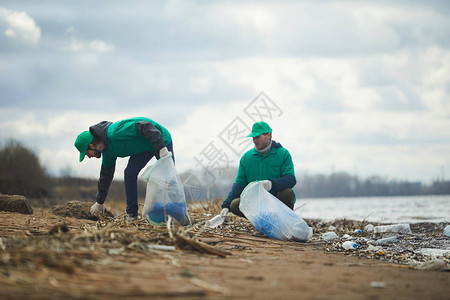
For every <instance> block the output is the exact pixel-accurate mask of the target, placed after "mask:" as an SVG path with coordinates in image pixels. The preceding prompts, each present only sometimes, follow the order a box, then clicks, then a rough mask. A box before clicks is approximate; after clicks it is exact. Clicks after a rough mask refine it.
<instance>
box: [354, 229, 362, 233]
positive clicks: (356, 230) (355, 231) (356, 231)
mask: <svg viewBox="0 0 450 300" xmlns="http://www.w3.org/2000/svg"><path fill="white" fill-rule="evenodd" d="M353 232H354V233H362V230H361V229H355V230H354V231H353Z"/></svg>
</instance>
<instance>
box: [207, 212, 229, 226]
mask: <svg viewBox="0 0 450 300" xmlns="http://www.w3.org/2000/svg"><path fill="white" fill-rule="evenodd" d="M224 221H225V217H223V216H221V215H217V216H215V217H214V218H212V219H210V220H208V221H206V223H205V225H206V226H208V227H210V228H216V227H217V226H220V225H222V223H223V222H224Z"/></svg>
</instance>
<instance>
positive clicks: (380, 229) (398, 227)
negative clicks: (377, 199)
mask: <svg viewBox="0 0 450 300" xmlns="http://www.w3.org/2000/svg"><path fill="white" fill-rule="evenodd" d="M373 232H374V233H388V232H395V233H409V234H411V233H412V232H411V227H409V224H394V225H384V226H375V227H374V230H373Z"/></svg>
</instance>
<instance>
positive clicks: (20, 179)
mask: <svg viewBox="0 0 450 300" xmlns="http://www.w3.org/2000/svg"><path fill="white" fill-rule="evenodd" d="M236 171H237V170H235V169H230V170H228V171H227V172H226V173H222V174H219V175H218V176H217V178H216V180H215V181H214V182H212V183H210V184H208V185H207V186H205V183H206V182H208V180H207V179H205V178H204V177H203V175H202V174H201V173H200V174H199V173H198V172H193V171H190V172H184V173H182V174H180V178H181V181H182V182H183V183H184V184H185V194H186V198H187V200H207V199H208V200H215V199H224V198H225V197H226V196H227V195H228V193H229V191H230V189H231V185H232V182H233V181H234V177H235V176H236ZM296 177H297V185H296V186H295V187H294V191H295V193H296V195H297V197H299V198H325V197H369V196H412V195H442V194H450V181H435V182H433V183H432V184H431V185H424V184H422V183H421V182H409V181H396V180H387V179H384V178H382V177H379V176H373V177H370V178H367V179H359V178H358V177H356V176H351V175H349V174H347V173H345V172H337V173H333V174H330V175H320V174H319V175H311V174H307V173H304V174H300V175H299V174H297V176H296ZM96 188H97V181H96V180H94V179H83V178H75V177H73V176H71V174H70V172H69V171H67V170H66V171H65V172H63V173H62V174H61V176H57V177H54V176H50V175H48V174H47V171H46V169H45V167H43V166H42V165H41V164H40V162H39V159H38V157H37V156H36V155H35V154H34V153H33V151H31V150H30V149H28V148H26V147H24V146H23V145H22V144H20V143H19V142H16V141H8V142H7V143H6V144H4V145H0V193H2V194H20V195H24V196H29V197H33V198H53V199H63V198H66V199H67V198H69V199H77V200H81V201H94V199H95V194H96ZM139 191H140V192H139V196H140V199H142V198H143V197H144V196H145V183H144V182H140V184H139ZM124 197H125V191H124V185H123V182H122V181H113V183H112V185H111V188H110V192H109V195H108V198H109V199H110V198H118V199H124Z"/></svg>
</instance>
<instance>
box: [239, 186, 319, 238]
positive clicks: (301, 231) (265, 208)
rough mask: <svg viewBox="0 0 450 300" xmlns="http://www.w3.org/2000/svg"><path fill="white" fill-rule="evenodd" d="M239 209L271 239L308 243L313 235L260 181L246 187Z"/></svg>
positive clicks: (303, 222)
mask: <svg viewBox="0 0 450 300" xmlns="http://www.w3.org/2000/svg"><path fill="white" fill-rule="evenodd" d="M239 209H240V210H241V212H242V213H243V214H244V215H245V217H246V218H247V219H248V220H249V221H250V222H251V223H252V224H253V226H255V228H256V229H257V230H258V231H260V232H261V233H263V234H265V235H267V236H269V237H271V238H275V239H278V240H287V241H300V242H306V241H307V240H308V239H310V238H311V237H312V235H313V230H312V228H311V227H309V226H308V224H306V222H305V221H304V220H303V219H302V218H301V217H300V216H299V215H297V214H296V213H295V212H294V211H293V210H291V209H290V208H289V207H287V206H286V205H285V204H284V203H283V202H281V201H280V200H279V199H278V198H276V197H275V196H273V195H272V194H271V193H269V192H268V191H266V190H265V189H264V187H263V186H262V183H261V182H259V181H255V182H251V183H249V184H248V185H247V186H246V187H245V189H244V191H243V192H242V193H241V202H240V204H239Z"/></svg>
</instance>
